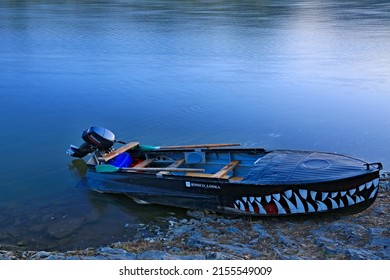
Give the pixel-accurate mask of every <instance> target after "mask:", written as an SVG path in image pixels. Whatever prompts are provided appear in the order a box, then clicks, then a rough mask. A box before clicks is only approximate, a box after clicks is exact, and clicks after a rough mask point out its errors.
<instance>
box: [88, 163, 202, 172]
mask: <svg viewBox="0 0 390 280" xmlns="http://www.w3.org/2000/svg"><path fill="white" fill-rule="evenodd" d="M95 169H96V172H99V173H100V172H117V171H169V172H204V171H205V170H204V169H199V168H168V167H130V168H123V167H116V166H113V165H111V164H101V165H96V166H95Z"/></svg>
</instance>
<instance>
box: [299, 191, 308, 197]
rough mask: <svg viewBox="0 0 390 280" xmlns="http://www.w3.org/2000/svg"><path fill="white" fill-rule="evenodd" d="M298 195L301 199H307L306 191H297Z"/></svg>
mask: <svg viewBox="0 0 390 280" xmlns="http://www.w3.org/2000/svg"><path fill="white" fill-rule="evenodd" d="M299 194H300V195H301V197H302V198H303V199H306V198H307V190H301V189H300V190H299Z"/></svg>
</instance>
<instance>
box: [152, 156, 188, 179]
mask: <svg viewBox="0 0 390 280" xmlns="http://www.w3.org/2000/svg"><path fill="white" fill-rule="evenodd" d="M183 163H184V158H182V159H179V160H177V161H175V162H174V163H172V164H171V165H169V166H168V168H178V167H179V166H180V165H182V164H183ZM169 173H170V172H169V171H160V172H159V173H158V175H168V174H169Z"/></svg>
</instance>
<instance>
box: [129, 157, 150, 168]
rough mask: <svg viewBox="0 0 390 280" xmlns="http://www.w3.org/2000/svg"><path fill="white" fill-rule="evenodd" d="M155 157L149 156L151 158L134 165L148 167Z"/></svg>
mask: <svg viewBox="0 0 390 280" xmlns="http://www.w3.org/2000/svg"><path fill="white" fill-rule="evenodd" d="M154 160H155V159H154V158H149V159H145V160H144V161H141V162H140V163H138V164H137V165H134V166H133V167H136V168H138V167H146V166H148V165H149V164H151V163H152V162H153V161H154Z"/></svg>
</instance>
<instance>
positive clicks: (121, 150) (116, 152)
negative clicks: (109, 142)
mask: <svg viewBox="0 0 390 280" xmlns="http://www.w3.org/2000/svg"><path fill="white" fill-rule="evenodd" d="M137 145H139V142H130V143H127V144H126V145H124V146H122V147H120V148H119V149H116V150H114V151H112V152H110V153H108V154H106V155H104V156H102V157H100V158H99V160H101V161H106V162H107V161H109V160H110V159H113V158H114V157H116V156H118V155H120V154H122V153H124V152H126V151H128V150H130V149H132V148H134V147H135V146H137Z"/></svg>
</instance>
